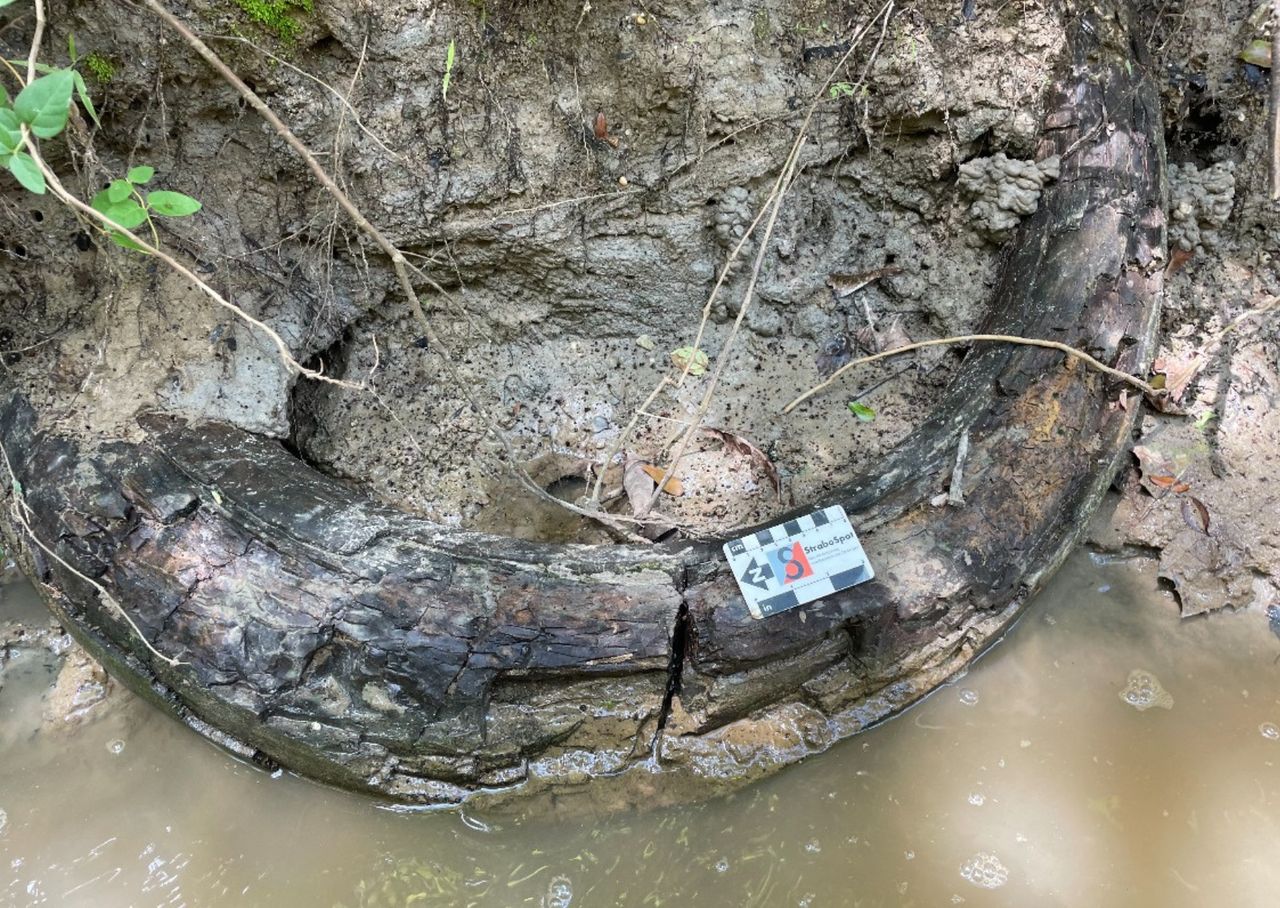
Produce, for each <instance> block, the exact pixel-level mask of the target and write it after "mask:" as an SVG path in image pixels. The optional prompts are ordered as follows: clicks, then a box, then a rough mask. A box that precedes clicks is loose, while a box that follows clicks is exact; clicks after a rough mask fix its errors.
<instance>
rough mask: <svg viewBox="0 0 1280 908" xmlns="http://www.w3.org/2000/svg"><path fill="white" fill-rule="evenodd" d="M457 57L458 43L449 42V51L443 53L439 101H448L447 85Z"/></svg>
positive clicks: (451, 79) (451, 77)
mask: <svg viewBox="0 0 1280 908" xmlns="http://www.w3.org/2000/svg"><path fill="white" fill-rule="evenodd" d="M457 57H458V43H457V42H456V41H454V40H452V39H450V41H449V49H448V50H446V51H445V52H444V78H443V79H442V80H441V81H440V100H441V101H448V100H449V83H450V82H452V81H453V63H454V60H456V59H457Z"/></svg>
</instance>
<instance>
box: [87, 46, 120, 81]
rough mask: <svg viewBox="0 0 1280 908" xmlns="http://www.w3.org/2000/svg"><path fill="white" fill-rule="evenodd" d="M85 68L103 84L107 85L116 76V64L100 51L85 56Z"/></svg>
mask: <svg viewBox="0 0 1280 908" xmlns="http://www.w3.org/2000/svg"><path fill="white" fill-rule="evenodd" d="M84 68H85V69H87V70H88V71H89V75H91V76H93V78H94V79H96V80H97V81H98V82H99V83H100V84H102V85H106V84H107V83H108V82H110V81H111V80H112V79H114V78H115V77H116V66H115V64H114V63H112V62H111V61H110V60H108V59H107V58H106V57H104V56H102V54H99V53H92V54H89V55H87V56H86V57H85V58H84Z"/></svg>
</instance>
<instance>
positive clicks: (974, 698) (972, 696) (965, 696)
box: [960, 687, 978, 706]
mask: <svg viewBox="0 0 1280 908" xmlns="http://www.w3.org/2000/svg"><path fill="white" fill-rule="evenodd" d="M960 702H961V703H963V704H964V705H965V706H976V705H977V703H978V692H977V691H976V690H974V689H973V688H970V687H963V688H961V689H960Z"/></svg>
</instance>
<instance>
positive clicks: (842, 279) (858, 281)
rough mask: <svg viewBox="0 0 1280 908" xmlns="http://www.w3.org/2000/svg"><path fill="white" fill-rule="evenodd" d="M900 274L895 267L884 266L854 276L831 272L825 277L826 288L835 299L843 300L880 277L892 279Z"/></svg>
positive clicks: (900, 271) (899, 269)
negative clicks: (829, 289)
mask: <svg viewBox="0 0 1280 908" xmlns="http://www.w3.org/2000/svg"><path fill="white" fill-rule="evenodd" d="M901 273H902V269H901V268H899V267H898V266H897V265H885V266H884V267H883V268H875V269H872V270H871V271H859V272H857V273H856V274H845V273H842V272H832V273H831V274H828V275H827V286H828V287H830V288H831V292H832V293H834V294H835V295H836V299H844V298H845V297H846V296H852V295H853V294H855V293H857V292H858V291H859V290H861V289H862V288H863V287H865V286H867V284H870V283H871V282H872V281H878V280H880V278H882V277H892V276H893V275H895V274H901Z"/></svg>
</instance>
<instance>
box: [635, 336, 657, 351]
mask: <svg viewBox="0 0 1280 908" xmlns="http://www.w3.org/2000/svg"><path fill="white" fill-rule="evenodd" d="M636 344H638V345H639V346H640V347H642V348H643V349H645V350H652V349H653V348H654V343H653V338H652V337H650V336H649V335H647V334H642V335H640V336H639V337H637V338H636Z"/></svg>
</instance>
